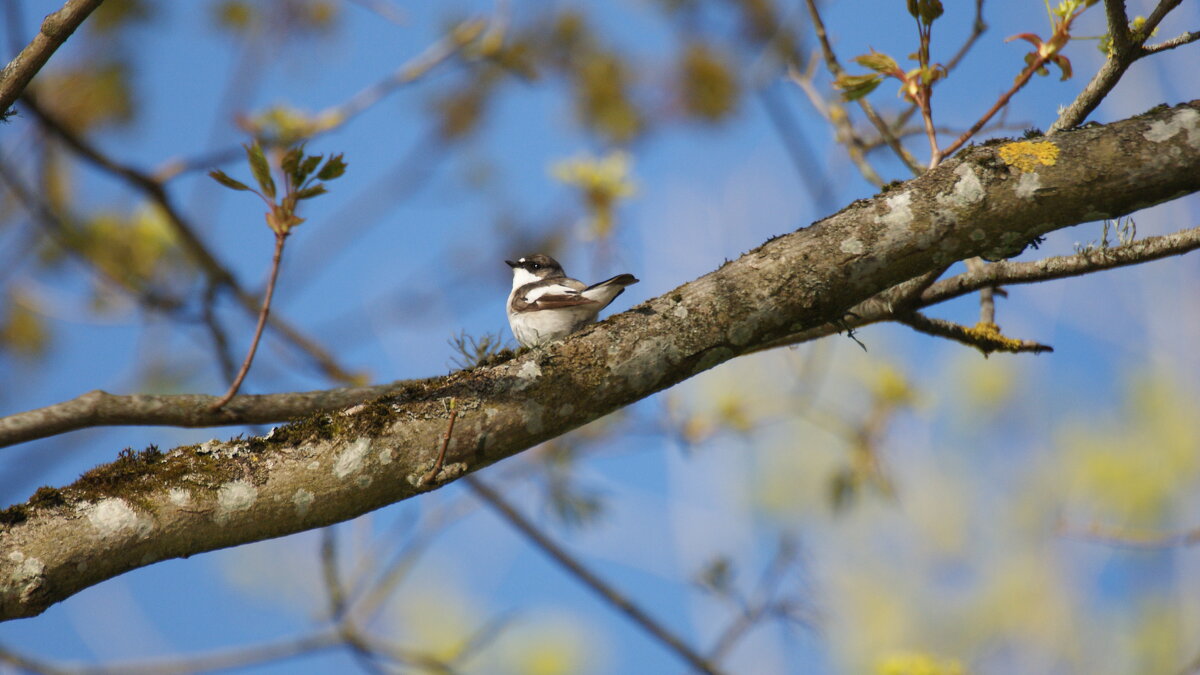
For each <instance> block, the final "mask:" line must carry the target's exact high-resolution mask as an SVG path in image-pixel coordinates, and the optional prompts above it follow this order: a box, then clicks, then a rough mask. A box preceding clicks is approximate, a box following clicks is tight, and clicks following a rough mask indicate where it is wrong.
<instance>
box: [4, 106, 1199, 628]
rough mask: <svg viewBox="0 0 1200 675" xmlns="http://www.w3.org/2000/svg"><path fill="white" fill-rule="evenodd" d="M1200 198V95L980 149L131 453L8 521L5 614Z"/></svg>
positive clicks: (365, 499)
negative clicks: (647, 280)
mask: <svg viewBox="0 0 1200 675" xmlns="http://www.w3.org/2000/svg"><path fill="white" fill-rule="evenodd" d="M1197 190H1200V101H1193V102H1191V103H1189V104H1186V105H1182V106H1178V107H1175V108H1165V107H1164V108H1161V109H1155V110H1153V111H1151V112H1150V113H1147V114H1146V115H1143V116H1140V117H1137V118H1133V119H1130V120H1125V121H1122V122H1117V123H1114V124H1111V125H1107V126H1094V127H1090V128H1084V129H1079V130H1075V131H1070V132H1063V133H1060V134H1057V135H1055V136H1054V137H1053V138H1049V139H1032V140H1029V141H1019V142H999V143H993V144H989V145H987V146H983V147H975V148H970V149H968V150H966V151H964V152H962V153H960V154H959V156H957V157H955V158H953V159H951V160H949V161H946V162H945V163H943V164H942V165H941V166H939V167H938V168H937V169H935V170H933V171H931V172H929V173H927V174H925V175H923V176H921V177H919V178H916V179H914V180H911V181H909V182H907V183H904V184H901V185H899V186H896V187H894V188H892V189H891V190H889V191H887V192H885V193H883V194H881V195H878V196H876V197H874V198H872V199H867V200H860V201H857V202H855V203H853V204H851V205H850V206H848V207H847V208H845V209H843V210H842V211H841V212H839V213H837V214H835V215H833V216H831V217H829V218H826V219H825V220H822V221H820V222H819V223H816V224H815V225H813V226H811V227H808V228H804V229H802V230H799V231H797V232H793V233H791V234H788V235H785V236H782V237H778V238H776V239H773V240H771V241H768V242H767V243H765V244H763V245H762V246H760V247H759V248H757V249H755V250H753V251H751V252H749V253H747V254H745V255H743V256H742V257H741V258H739V259H737V260H736V261H733V262H729V263H727V264H725V265H724V266H722V267H721V268H720V269H718V270H716V271H714V272H712V273H710V274H707V275H705V276H703V277H701V278H699V279H697V280H695V281H692V282H690V283H687V284H684V285H683V286H680V287H679V288H677V289H675V290H674V291H671V292H669V293H666V294H664V295H662V296H659V297H657V298H654V299H651V300H648V301H646V302H644V303H642V304H641V305H639V306H637V307H635V308H633V309H632V310H630V311H628V312H625V313H624V314H621V315H618V316H616V317H613V318H612V319H610V320H608V321H606V322H604V323H602V324H600V325H598V326H597V327H594V328H590V329H588V330H586V331H584V332H582V333H580V334H578V335H575V336H572V337H571V338H569V339H567V340H565V341H563V342H560V343H554V344H551V345H549V346H547V347H545V348H542V349H537V350H533V351H530V352H527V353H524V354H522V355H520V356H518V357H516V358H513V359H511V360H508V361H505V362H503V363H500V364H497V365H493V366H490V367H485V368H476V369H473V370H470V371H463V372H459V373H455V374H453V375H450V376H448V377H445V378H436V379H431V380H425V381H421V382H414V383H411V384H409V385H408V386H406V387H405V388H404V389H403V390H402V391H401V392H399V393H398V394H396V395H395V396H391V397H388V398H384V399H380V400H378V401H374V402H372V403H367V404H362V405H358V406H355V407H354V408H351V409H350V410H347V411H343V412H339V413H333V414H324V415H317V416H314V417H311V418H309V419H307V420H304V421H301V422H297V423H294V424H291V425H288V426H285V427H281V428H279V429H277V430H275V431H274V432H273V433H272V434H270V435H269V436H267V437H265V438H253V439H234V440H231V441H227V442H223V443H222V442H216V441H214V442H211V443H206V444H204V445H202V446H188V447H182V448H176V449H173V450H171V451H169V452H166V453H164V454H159V453H157V451H153V452H146V453H142V454H140V455H132V454H129V455H127V456H125V457H123V458H122V459H121V460H119V461H118V462H115V463H113V464H110V465H106V466H104V467H99V468H98V469H96V470H94V471H93V472H91V473H89V474H87V475H85V476H84V477H83V478H81V479H80V481H78V482H77V483H76V484H74V485H72V486H69V487H66V488H62V489H60V490H53V489H42V490H40V491H39V492H38V493H37V494H35V495H34V497H33V498H32V499H31V500H30V502H28V503H26V504H24V505H19V506H17V507H14V508H12V509H9V510H8V511H6V512H4V513H3V514H0V528H2V529H0V617H3V618H6V619H7V618H14V617H22V616H31V615H35V614H37V613H39V612H41V611H42V610H44V609H45V608H46V607H47V606H48V605H50V604H51V603H54V602H57V601H59V600H62V599H64V598H66V597H69V596H70V595H71V594H73V593H75V592H77V591H79V590H80V589H83V588H86V587H88V586H90V585H92V584H95V583H98V582H100V581H103V580H105V579H108V578H111V577H113V576H115V575H117V574H120V573H122V572H124V571H126V570H130V569H133V568H136V567H140V566H143V565H148V564H150V563H152V562H155V561H157V560H162V559H165V558H172V557H180V556H188V555H192V554H195V553H199V552H202V551H209V550H213V549H217V548H222V547H225V546H233V545H236V544H241V543H246V542H251V541H257V540H260V539H265V538H269V537H276V536H280V535H284V534H289V533H292V532H297V531H300V530H305V529H309V528H313V527H319V526H323V525H327V524H330V523H334V522H337V521H341V520H346V519H348V518H352V517H355V516H357V515H360V514H362V513H365V512H367V511H371V510H373V509H376V508H379V507H381V506H385V505H387V504H391V503H394V502H396V501H399V500H402V499H406V498H408V497H411V496H413V495H416V494H419V493H420V492H422V491H424V490H427V489H430V487H428V486H418V485H416V484H415V483H416V482H417V480H416V478H415V477H417V476H421V475H422V474H423V473H425V472H426V471H428V470H429V469H430V468H431V467H432V464H433V458H434V456H435V455H436V453H437V451H438V449H439V446H440V441H441V437H442V435H443V433H444V432H445V430H446V423H447V418H448V417H449V412H448V406H447V403H448V401H449V400H450V399H451V398H454V399H456V401H457V406H458V411H459V412H458V421H457V424H456V426H455V427H454V435H453V439H452V440H451V442H450V446H449V455H448V462H450V463H449V464H448V465H447V466H446V467H445V469H444V470H443V471H442V473H441V474H439V476H438V482H439V484H444V483H445V482H447V481H449V480H453V479H454V478H457V477H458V476H459V475H461V474H462V473H463V472H465V471H475V470H478V469H481V468H483V467H485V466H488V465H489V464H492V463H494V462H497V461H499V460H501V459H504V458H506V457H509V456H511V455H514V454H516V453H518V452H520V451H521V450H524V449H526V448H528V447H530V446H532V445H534V444H536V443H539V442H541V441H544V440H546V439H549V438H553V437H555V436H558V435H560V434H563V433H565V432H567V431H569V430H571V429H573V428H575V427H578V426H580V425H582V424H584V423H586V422H589V421H591V420H593V419H595V418H597V417H600V416H601V415H605V414H607V413H609V412H612V411H613V410H616V409H618V408H620V407H622V406H625V405H628V404H630V403H632V402H634V401H637V400H639V399H641V398H645V397H646V396H649V395H650V394H652V393H654V392H656V391H659V390H661V389H665V388H667V387H669V386H671V385H674V384H676V383H678V382H680V381H682V380H686V379H688V378H690V377H692V376H693V375H695V374H697V373H700V372H702V371H704V370H707V369H709V368H711V367H713V366H715V365H717V364H719V363H722V362H724V361H727V360H729V359H731V358H734V357H736V356H738V355H740V354H744V353H747V352H751V351H754V350H756V349H758V348H761V346H763V345H766V344H769V343H771V342H772V341H774V340H779V339H781V338H783V337H786V336H789V335H794V334H796V333H801V332H803V331H806V330H810V329H813V328H815V327H818V326H821V325H823V324H826V323H828V322H830V321H837V320H839V319H840V318H841V317H842V316H843V314H844V312H845V311H846V310H847V309H848V308H850V307H853V306H854V305H855V304H856V303H859V302H861V301H863V300H864V299H867V298H869V297H871V296H873V295H875V294H877V293H880V292H881V291H883V290H885V289H888V288H891V287H893V286H895V285H896V284H899V283H901V282H904V281H906V280H908V279H911V278H913V277H916V276H918V275H921V274H924V273H927V272H930V271H935V270H940V269H944V268H945V267H946V266H948V265H950V264H951V263H953V262H954V261H957V260H962V259H964V258H968V257H971V256H976V255H983V256H985V257H989V258H1000V257H1004V256H1006V255H1013V254H1015V253H1017V252H1018V251H1020V250H1021V249H1022V248H1023V246H1024V245H1025V243H1027V242H1029V241H1030V240H1032V239H1033V238H1034V237H1037V236H1039V235H1041V234H1044V233H1046V232H1049V231H1051V230H1054V229H1057V228H1061V227H1066V226H1069V225H1074V224H1077V223H1081V222H1086V221H1091V220H1096V219H1100V218H1113V217H1116V216H1120V215H1124V214H1127V213H1131V212H1133V211H1136V210H1138V209H1141V208H1145V207H1147V206H1150V205H1153V204H1157V203H1160V202H1163V201H1167V200H1171V199H1175V198H1178V197H1180V196H1183V195H1186V194H1189V193H1192V192H1195V191H1197Z"/></svg>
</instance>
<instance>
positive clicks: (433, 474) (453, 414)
mask: <svg viewBox="0 0 1200 675" xmlns="http://www.w3.org/2000/svg"><path fill="white" fill-rule="evenodd" d="M456 419H458V401H457V399H453V398H451V399H450V421H448V422H447V423H446V433H445V435H443V436H442V449H441V450H439V451H438V456H437V461H435V462H434V463H433V468H432V469H430V470H429V472H428V473H426V474H425V475H424V476H422V477H421V485H431V484H432V483H433V481H434V479H436V478H437V475H438V472H439V471H441V470H442V464H444V463H445V461H446V448H447V447H448V446H449V445H450V437H451V436H452V435H453V434H454V420H456Z"/></svg>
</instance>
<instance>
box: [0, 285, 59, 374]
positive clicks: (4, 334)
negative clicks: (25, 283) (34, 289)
mask: <svg viewBox="0 0 1200 675" xmlns="http://www.w3.org/2000/svg"><path fill="white" fill-rule="evenodd" d="M30 302H31V300H30V299H28V298H25V297H22V296H21V295H20V294H19V293H15V292H13V291H11V290H10V291H9V293H8V301H7V302H6V303H5V306H4V308H3V314H0V350H3V351H8V352H12V353H13V354H16V355H18V356H23V357H27V358H37V357H40V356H42V355H44V354H45V353H46V348H47V347H48V345H49V337H50V336H49V332H48V330H47V329H46V324H45V321H44V320H43V319H42V315H41V314H39V313H37V312H35V311H33V310H32V309H30Z"/></svg>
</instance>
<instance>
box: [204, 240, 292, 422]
mask: <svg viewBox="0 0 1200 675" xmlns="http://www.w3.org/2000/svg"><path fill="white" fill-rule="evenodd" d="M286 241H287V233H286V232H276V233H275V253H274V255H272V256H271V274H270V276H269V277H268V279H267V291H266V293H264V294H263V300H262V309H260V310H259V312H258V325H256V326H255V327H254V338H253V339H251V341H250V350H249V351H248V352H246V359H245V360H244V361H242V367H241V369H239V370H238V374H237V376H236V377H234V378H233V383H232V384H230V385H229V390H228V391H226V392H225V395H224V396H222V397H221V398H219V399H217V402H216V403H213V404H212V409H213V411H217V410H220V409H221V407H222V406H224V405H225V404H226V403H229V400H230V399H232V398H233V397H234V395H235V394H237V392H238V389H239V388H240V387H241V386H242V381H243V380H245V379H246V374H247V373H249V372H250V364H251V363H253V362H254V353H255V352H256V351H258V341H259V340H260V339H262V334H263V328H265V327H266V325H267V316H268V315H270V313H271V298H272V297H274V295H275V281H276V279H278V278H279V263H280V262H281V261H282V260H283V244H284V242H286Z"/></svg>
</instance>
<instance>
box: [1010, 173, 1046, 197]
mask: <svg viewBox="0 0 1200 675" xmlns="http://www.w3.org/2000/svg"><path fill="white" fill-rule="evenodd" d="M1040 189H1042V177H1041V176H1039V175H1038V174H1037V172H1031V173H1023V174H1021V177H1020V178H1018V179H1017V187H1016V188H1015V191H1016V193H1017V196H1018V197H1020V198H1021V199H1032V198H1033V197H1035V196H1036V195H1037V191H1038V190H1040Z"/></svg>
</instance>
